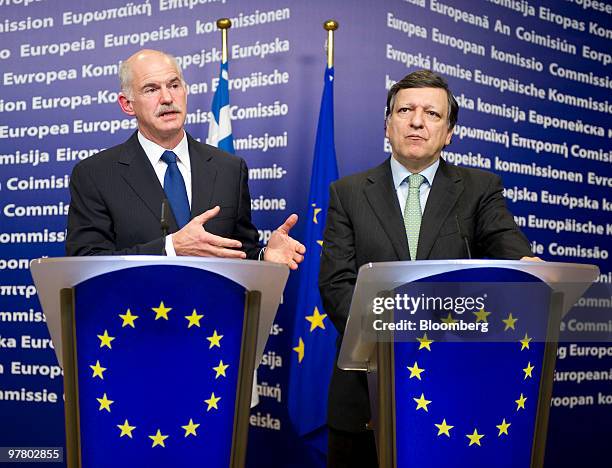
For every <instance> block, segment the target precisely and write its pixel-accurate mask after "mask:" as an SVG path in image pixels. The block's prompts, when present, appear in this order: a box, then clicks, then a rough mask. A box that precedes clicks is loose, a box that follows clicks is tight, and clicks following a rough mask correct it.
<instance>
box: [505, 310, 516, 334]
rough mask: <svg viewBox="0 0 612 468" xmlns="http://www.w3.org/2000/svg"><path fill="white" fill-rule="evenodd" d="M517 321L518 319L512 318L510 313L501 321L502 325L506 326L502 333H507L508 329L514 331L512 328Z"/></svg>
mask: <svg viewBox="0 0 612 468" xmlns="http://www.w3.org/2000/svg"><path fill="white" fill-rule="evenodd" d="M517 320H518V319H517V318H514V317H513V316H512V313H510V314H509V315H508V318H505V319H503V320H502V322H504V323H505V324H506V327H505V328H504V331H507V330H509V329H510V328H512V329H513V330H515V328H514V324H515V323H516V321H517Z"/></svg>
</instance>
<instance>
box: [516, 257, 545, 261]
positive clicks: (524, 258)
mask: <svg viewBox="0 0 612 468" xmlns="http://www.w3.org/2000/svg"><path fill="white" fill-rule="evenodd" d="M521 260H526V261H528V262H543V261H544V260H542V259H541V258H540V257H521Z"/></svg>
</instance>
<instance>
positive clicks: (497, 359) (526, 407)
mask: <svg viewBox="0 0 612 468" xmlns="http://www.w3.org/2000/svg"><path fill="white" fill-rule="evenodd" d="M423 281H427V282H449V283H450V282H453V281H462V282H463V284H462V285H461V287H460V288H459V289H460V290H461V293H462V294H463V295H468V296H470V295H472V294H483V291H485V292H484V294H485V296H486V305H485V307H484V308H483V309H484V311H485V312H489V313H490V314H487V315H482V313H481V312H480V311H479V310H478V311H475V312H480V313H481V315H480V320H479V318H478V317H479V316H477V315H475V314H474V313H473V312H470V313H469V314H468V313H465V314H464V316H463V320H466V321H471V322H476V321H480V322H481V323H483V322H484V321H485V320H486V322H487V323H488V324H489V326H490V329H491V331H492V332H493V333H495V334H499V333H505V334H506V336H505V337H504V338H503V339H499V340H488V341H487V340H484V339H483V341H482V342H476V341H475V340H474V339H473V338H470V341H471V342H466V343H461V342H457V340H456V339H452V340H450V341H454V342H449V341H442V340H434V341H433V342H431V343H427V342H426V341H424V342H423V343H425V344H423V343H420V342H417V341H416V340H415V341H414V342H410V343H402V342H396V344H395V392H396V393H395V398H396V411H397V413H396V424H397V426H396V428H397V432H396V433H397V438H396V443H397V456H398V466H399V467H410V466H440V467H441V466H453V467H466V468H467V467H469V468H478V467H483V468H484V467H487V468H489V467H492V466H495V467H513V468H518V467H521V468H522V467H525V468H527V467H529V464H530V457H531V450H532V441H533V435H534V428H535V426H534V425H535V417H536V410H537V402H538V393H539V385H540V375H541V371H542V362H543V350H544V343H543V337H544V331H545V330H546V326H547V321H548V309H549V302H550V290H549V289H548V287H547V286H546V285H545V284H543V283H539V280H537V279H536V278H534V277H532V276H530V275H526V274H524V273H520V272H512V271H508V270H496V269H476V270H470V271H468V272H465V271H464V272H460V273H456V272H455V273H450V274H444V275H438V276H436V277H432V278H427V279H425V280H423ZM469 282H472V283H471V284H470V283H469ZM502 282H508V291H506V293H505V294H504V290H503V286H502ZM521 282H524V283H525V287H524V289H523V291H522V293H521V291H520V290H521V288H520V287H517V283H521ZM532 283H536V284H532ZM488 284H490V285H491V288H492V289H491V290H489V291H488V292H487V285H488ZM417 286H418V285H417ZM401 290H402V288H400V289H399V290H398V291H401ZM396 292H397V291H396ZM510 313H512V317H511V320H509V321H508V317H509V315H510ZM527 316H529V320H527ZM452 317H453V318H454V319H456V318H457V317H458V316H457V314H454V313H453V314H452ZM535 317H537V320H536V319H535ZM503 320H506V322H503ZM509 324H510V325H509ZM500 326H501V331H500ZM506 328H507V329H506ZM504 329H505V330H504ZM526 334H527V335H526ZM421 335H423V333H421ZM432 336H436V335H435V334H431V333H429V334H428V338H429V339H431V338H432ZM526 336H527V337H529V338H531V339H530V340H526ZM534 336H537V337H539V340H536V339H533V337H534ZM436 337H437V338H439V337H440V336H436ZM521 340H522V341H521ZM419 348H420V349H419Z"/></svg>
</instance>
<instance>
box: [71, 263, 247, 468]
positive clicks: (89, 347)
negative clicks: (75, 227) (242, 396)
mask: <svg viewBox="0 0 612 468" xmlns="http://www.w3.org/2000/svg"><path fill="white" fill-rule="evenodd" d="M185 291H193V293H192V294H185ZM75 294H76V296H75V297H76V319H75V321H76V338H77V340H76V341H77V360H78V366H77V370H78V387H79V390H78V393H79V395H78V404H79V415H80V417H79V423H78V425H79V427H78V429H79V434H80V446H81V460H82V466H87V467H109V466H112V467H114V468H120V467H132V466H147V467H151V468H156V467H159V468H161V467H169V466H173V467H182V466H195V465H200V466H203V465H206V466H211V467H212V466H215V467H217V466H218V467H222V466H228V465H229V462H230V456H231V447H232V431H233V425H234V408H235V402H236V386H237V382H238V367H239V361H240V345H241V336H242V326H243V321H242V317H241V314H240V311H242V310H244V288H242V287H241V286H240V285H238V284H236V283H233V282H231V281H229V280H227V279H225V278H222V277H220V276H218V275H216V274H214V273H210V272H206V271H202V270H195V269H191V268H185V267H176V266H150V267H140V268H133V269H126V270H121V271H117V272H113V273H109V274H105V275H100V276H98V277H95V278H92V279H90V280H87V281H85V282H83V283H81V284H79V285H78V286H77V287H76V293H75Z"/></svg>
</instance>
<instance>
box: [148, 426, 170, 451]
mask: <svg viewBox="0 0 612 468" xmlns="http://www.w3.org/2000/svg"><path fill="white" fill-rule="evenodd" d="M167 438H168V436H167V435H162V433H161V431H160V430H159V429H158V430H157V434H155V435H152V436H149V439H151V440H152V441H153V445H151V447H156V446H158V445H160V446H162V447H164V448H165V447H166V445H165V444H164V440H166V439H167Z"/></svg>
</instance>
